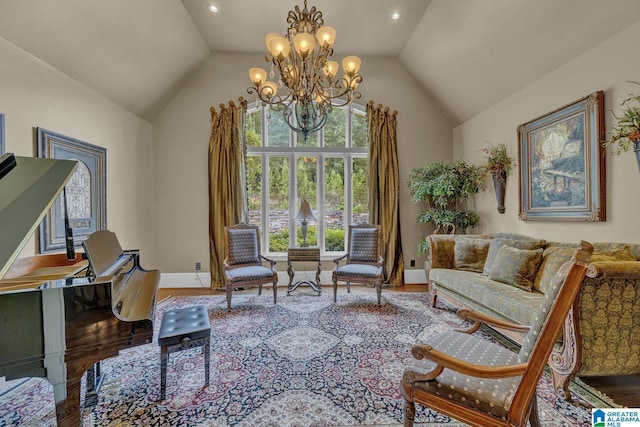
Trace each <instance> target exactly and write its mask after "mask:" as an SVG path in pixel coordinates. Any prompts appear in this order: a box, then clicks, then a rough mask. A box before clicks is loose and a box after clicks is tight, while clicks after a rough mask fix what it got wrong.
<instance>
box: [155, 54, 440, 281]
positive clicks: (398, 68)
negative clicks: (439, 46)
mask: <svg viewBox="0 0 640 427" xmlns="http://www.w3.org/2000/svg"><path fill="white" fill-rule="evenodd" d="M266 65H267V64H266V63H265V61H264V56H263V55H260V54H229V53H216V52H214V53H212V54H211V56H210V57H209V58H208V60H207V61H205V63H204V64H203V65H202V66H201V67H200V68H199V69H198V70H196V71H195V72H194V74H193V75H192V76H191V78H190V79H189V80H188V81H187V83H186V84H185V86H184V87H183V88H182V89H181V90H180V92H179V93H178V94H177V95H176V96H175V97H174V98H173V100H172V101H171V102H170V103H169V105H168V106H167V107H166V108H165V110H164V111H163V112H162V113H161V114H160V116H159V117H158V119H157V120H156V121H155V122H154V124H153V144H154V150H153V153H154V184H155V186H154V200H155V204H154V211H155V223H154V230H155V244H156V255H157V260H158V263H159V265H160V268H161V270H162V271H163V272H165V273H174V272H186V271H193V269H194V263H195V262H196V261H201V262H202V268H203V270H205V271H208V269H209V268H208V267H209V240H208V227H209V223H208V221H209V220H208V203H209V201H208V187H207V185H208V184H207V154H208V144H209V134H210V132H211V117H210V112H209V107H211V106H216V107H217V106H218V104H220V103H226V102H228V100H237V98H238V97H239V96H243V97H245V98H247V99H248V100H249V101H253V100H254V99H255V96H254V95H249V94H247V87H248V86H249V81H248V74H247V71H248V69H249V68H250V67H253V66H265V67H266ZM361 72H362V75H363V76H364V82H363V83H362V85H361V86H360V91H361V93H362V98H361V99H360V102H361V103H362V104H364V103H366V102H368V101H369V100H374V101H375V102H376V103H382V104H383V105H386V106H389V107H390V108H391V109H396V110H398V112H399V114H398V145H399V147H398V156H399V158H400V167H401V175H400V181H401V182H402V187H401V222H402V239H403V246H404V257H405V262H406V264H407V267H408V266H409V260H411V259H416V260H418V263H417V267H418V268H419V267H420V265H421V261H420V260H419V258H418V255H417V249H416V246H417V242H418V239H419V236H420V235H424V234H425V233H426V229H423V230H419V231H417V232H416V229H417V226H416V222H415V218H416V214H417V209H416V207H415V206H413V205H412V204H411V203H410V199H409V193H408V190H407V187H406V184H405V183H406V181H407V177H408V174H409V171H410V170H411V168H414V167H421V166H423V165H424V164H426V163H427V162H428V161H437V160H448V159H450V158H451V155H452V151H451V146H452V139H451V138H452V137H451V125H450V124H449V123H448V122H447V121H446V119H444V118H443V116H442V115H441V114H440V112H439V111H438V110H437V108H436V107H435V106H434V104H433V103H432V102H431V100H430V99H429V97H428V95H427V94H426V93H425V92H424V91H423V90H422V89H421V87H420V86H419V85H418V84H417V83H416V81H415V80H414V79H413V78H412V77H411V76H410V75H409V73H408V72H407V70H406V69H405V68H404V66H403V65H402V64H401V63H400V62H399V61H398V60H397V59H396V58H390V57H364V58H363V66H362V70H361ZM280 265H284V264H280ZM279 269H281V270H284V269H285V268H284V267H279Z"/></svg>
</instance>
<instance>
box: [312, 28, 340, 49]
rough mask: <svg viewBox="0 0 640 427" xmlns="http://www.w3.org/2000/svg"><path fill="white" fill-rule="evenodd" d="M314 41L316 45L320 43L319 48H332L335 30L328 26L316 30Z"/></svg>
mask: <svg viewBox="0 0 640 427" xmlns="http://www.w3.org/2000/svg"><path fill="white" fill-rule="evenodd" d="M316 39H317V40H318V43H320V46H322V47H324V48H328V47H331V46H333V43H334V42H335V41H336V30H335V28H333V27H330V26H328V25H325V26H324V27H320V28H318V31H316Z"/></svg>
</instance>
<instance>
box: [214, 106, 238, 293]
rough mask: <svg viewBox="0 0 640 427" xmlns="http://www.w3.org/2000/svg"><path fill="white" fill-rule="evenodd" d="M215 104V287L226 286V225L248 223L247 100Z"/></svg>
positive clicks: (221, 287) (222, 287)
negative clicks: (224, 262) (218, 105)
mask: <svg viewBox="0 0 640 427" xmlns="http://www.w3.org/2000/svg"><path fill="white" fill-rule="evenodd" d="M239 101H240V102H239V105H235V104H234V102H233V101H229V105H228V106H225V105H224V104H220V111H219V112H218V111H216V109H215V108H214V107H211V122H212V128H211V137H210V139H209V262H210V271H211V288H212V289H224V267H223V261H224V257H225V253H224V227H225V225H234V224H237V223H239V222H246V212H247V195H246V188H247V187H246V173H245V168H246V163H245V161H246V146H245V141H244V120H245V112H246V109H247V104H246V101H245V100H244V99H243V98H240V99H239Z"/></svg>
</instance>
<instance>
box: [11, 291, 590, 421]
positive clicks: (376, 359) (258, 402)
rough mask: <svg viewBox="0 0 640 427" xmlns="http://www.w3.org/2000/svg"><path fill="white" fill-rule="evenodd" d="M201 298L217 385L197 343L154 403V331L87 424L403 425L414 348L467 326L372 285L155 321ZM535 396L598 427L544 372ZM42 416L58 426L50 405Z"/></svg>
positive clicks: (115, 362) (170, 371)
mask: <svg viewBox="0 0 640 427" xmlns="http://www.w3.org/2000/svg"><path fill="white" fill-rule="evenodd" d="M200 304H203V305H206V306H207V307H208V310H209V317H210V320H211V326H212V339H211V368H210V369H211V372H210V374H211V385H210V386H209V387H206V388H205V387H203V385H204V371H203V366H204V361H203V356H202V351H201V349H200V348H195V349H191V350H187V351H182V352H178V353H173V354H171V356H170V358H169V365H168V368H167V399H166V400H165V401H163V402H160V401H158V399H159V396H160V387H159V379H160V349H159V347H158V346H157V344H156V343H155V339H154V343H153V344H148V345H144V346H139V347H136V348H132V349H129V350H126V351H123V352H121V354H120V356H119V357H116V358H112V359H108V360H105V361H103V362H102V369H103V372H106V373H107V378H106V380H105V383H104V385H103V388H102V390H101V393H100V398H99V401H98V403H97V405H96V406H94V407H92V408H87V409H85V410H84V413H83V424H84V425H85V426H94V425H95V426H173V425H188V426H215V427H217V426H219V427H228V426H248V427H286V426H291V427H293V426H296V427H302V426H352V425H376V426H399V425H400V424H401V423H402V405H403V401H402V398H401V396H400V393H399V383H400V378H401V376H402V371H403V366H404V363H405V362H406V361H407V360H409V359H410V358H411V354H410V349H411V346H412V345H413V344H415V343H417V342H420V341H422V340H424V339H425V338H426V337H428V336H429V335H431V334H434V333H438V332H439V331H442V330H444V329H448V328H451V327H452V326H454V327H457V326H460V325H461V321H460V320H459V319H458V318H457V317H456V316H455V315H454V314H453V312H452V311H451V310H438V309H436V310H434V309H431V308H430V307H429V303H428V300H427V296H426V295H424V294H413V293H404V292H393V291H385V293H384V295H383V305H382V306H381V307H378V306H377V304H376V296H375V294H374V293H358V292H354V293H351V294H344V295H340V298H339V299H338V303H337V304H333V303H332V302H331V297H330V296H329V295H327V294H325V295H322V296H321V297H318V296H315V295H305V294H293V295H291V296H289V297H286V296H285V297H281V298H280V299H279V301H278V304H276V305H274V304H273V303H272V299H271V297H270V296H269V295H263V296H257V295H253V294H238V295H234V297H233V309H232V310H231V311H227V310H226V300H225V298H224V296H206V297H180V298H170V299H168V300H166V301H163V302H162V303H160V304H158V307H157V313H156V317H157V321H156V322H155V325H156V327H157V328H158V327H159V325H160V320H159V319H161V318H162V315H163V313H164V311H165V310H167V309H170V308H176V307H187V306H192V305H200ZM156 336H157V331H156ZM487 339H490V337H488V336H487ZM43 382H44V383H45V384H47V383H46V381H42V380H40V383H39V384H41V383H43ZM40 387H42V385H40ZM0 393H1V390H0ZM30 393H36V392H35V391H32V392H30ZM37 393H43V392H42V391H41V390H38V391H37ZM45 394H46V393H45ZM538 396H539V399H538V402H539V407H540V416H541V421H542V424H543V425H545V426H575V425H577V426H589V425H591V415H590V406H589V404H588V403H587V402H586V401H584V400H582V399H581V398H579V397H577V396H576V401H575V402H573V403H566V402H564V401H563V400H562V399H559V398H557V397H556V396H555V394H554V392H553V389H552V386H551V383H550V380H549V378H548V377H545V378H543V380H542V381H541V383H540V385H539V387H538ZM18 406H20V405H18ZM52 406H53V404H52V402H51V404H50V405H49V411H50V412H51V408H52ZM42 411H43V409H40V412H42ZM5 412H7V413H5ZM8 412H12V415H11V414H8ZM36 415H40V416H42V414H41V413H37V412H36V413H35V414H34V413H30V414H29V420H33V419H34V416H36ZM0 416H1V417H0V425H5V424H6V425H21V423H22V422H26V420H27V417H26V416H25V415H22V416H21V415H20V414H19V413H17V412H16V411H5V410H4V409H3V410H2V411H1V412H0ZM40 420H41V423H39V424H37V425H55V415H53V414H52V413H49V415H48V418H47V417H46V416H42V418H40ZM3 421H4V423H5V424H3ZM51 421H53V423H52V424H48V423H51ZM441 424H446V425H447V426H450V427H453V426H458V425H460V424H459V423H457V422H456V421H455V420H451V419H449V418H448V417H445V416H443V415H440V414H438V413H436V412H434V411H431V410H429V409H427V408H424V407H420V406H419V405H418V414H417V417H416V426H420V425H424V426H431V425H441ZM23 425H28V424H23Z"/></svg>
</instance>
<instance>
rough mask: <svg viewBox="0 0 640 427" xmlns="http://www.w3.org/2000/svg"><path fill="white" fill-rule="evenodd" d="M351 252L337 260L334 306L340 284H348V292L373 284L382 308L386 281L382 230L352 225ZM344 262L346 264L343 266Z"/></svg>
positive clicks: (334, 271) (349, 247) (350, 230)
mask: <svg viewBox="0 0 640 427" xmlns="http://www.w3.org/2000/svg"><path fill="white" fill-rule="evenodd" d="M347 249H348V251H347V253H346V254H344V255H343V256H341V257H339V258H335V259H334V260H333V262H334V263H335V267H334V269H333V275H332V278H333V302H336V300H337V294H338V281H343V282H347V292H351V283H364V284H373V285H374V286H375V288H376V293H377V294H378V305H380V298H381V294H382V282H383V281H384V272H383V267H382V264H383V262H384V259H383V258H382V256H381V255H380V226H379V225H371V224H359V225H350V226H349V235H348V239H347ZM341 261H346V263H345V264H344V265H342V266H341V265H340V262H341Z"/></svg>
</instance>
